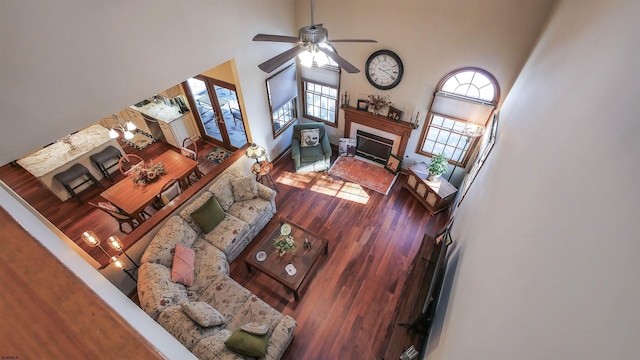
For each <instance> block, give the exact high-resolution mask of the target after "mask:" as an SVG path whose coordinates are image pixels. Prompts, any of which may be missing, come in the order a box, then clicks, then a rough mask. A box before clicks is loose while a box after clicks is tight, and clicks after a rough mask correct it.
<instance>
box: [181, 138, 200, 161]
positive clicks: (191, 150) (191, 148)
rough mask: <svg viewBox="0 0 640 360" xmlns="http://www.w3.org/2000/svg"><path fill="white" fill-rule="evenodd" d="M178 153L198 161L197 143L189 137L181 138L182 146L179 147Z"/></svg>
mask: <svg viewBox="0 0 640 360" xmlns="http://www.w3.org/2000/svg"><path fill="white" fill-rule="evenodd" d="M180 153H181V154H182V155H183V156H186V157H188V158H190V159H191V160H194V161H196V162H198V145H196V143H195V142H194V141H193V140H192V139H191V138H190V137H186V138H184V140H182V147H181V148H180Z"/></svg>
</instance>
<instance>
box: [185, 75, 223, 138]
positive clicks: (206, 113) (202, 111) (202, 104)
mask: <svg viewBox="0 0 640 360" xmlns="http://www.w3.org/2000/svg"><path fill="white" fill-rule="evenodd" d="M187 84H189V90H190V91H191V96H192V98H193V102H194V104H195V106H196V108H197V109H196V110H197V113H196V114H194V117H195V118H196V121H197V120H200V122H201V124H202V127H203V128H204V132H205V135H206V136H205V140H206V137H209V138H211V139H214V140H217V141H218V142H220V143H224V137H223V135H222V134H223V132H222V131H221V129H220V126H219V125H218V121H217V118H218V116H216V115H217V114H216V109H215V107H214V106H213V105H212V104H213V102H212V99H211V96H210V94H209V91H208V90H207V84H206V83H205V82H204V81H202V80H200V79H196V78H190V79H188V80H187ZM211 139H209V140H211ZM214 142H215V141H214Z"/></svg>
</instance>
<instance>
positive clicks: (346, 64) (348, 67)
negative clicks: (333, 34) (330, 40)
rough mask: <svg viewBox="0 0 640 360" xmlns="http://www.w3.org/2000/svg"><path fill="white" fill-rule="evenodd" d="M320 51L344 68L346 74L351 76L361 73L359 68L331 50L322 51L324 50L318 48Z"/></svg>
mask: <svg viewBox="0 0 640 360" xmlns="http://www.w3.org/2000/svg"><path fill="white" fill-rule="evenodd" d="M318 50H319V51H322V52H323V53H325V54H326V55H327V56H328V57H330V58H331V60H333V61H335V62H337V63H338V65H340V67H341V68H343V69H344V70H345V71H346V72H348V73H351V74H355V73H359V72H360V70H358V68H357V67H355V66H353V65H351V63H350V62H348V61H347V60H345V59H344V58H342V57H341V56H340V55H338V54H337V53H334V52H333V51H331V50H325V49H322V48H318Z"/></svg>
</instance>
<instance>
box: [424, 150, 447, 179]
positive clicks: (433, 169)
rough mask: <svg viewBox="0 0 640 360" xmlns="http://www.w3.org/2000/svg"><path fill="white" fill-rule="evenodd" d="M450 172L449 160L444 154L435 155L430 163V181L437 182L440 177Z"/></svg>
mask: <svg viewBox="0 0 640 360" xmlns="http://www.w3.org/2000/svg"><path fill="white" fill-rule="evenodd" d="M447 170H449V159H447V158H446V157H445V156H444V154H437V155H433V157H432V158H431V162H430V163H429V178H428V179H429V180H431V181H433V180H437V179H438V178H439V177H440V175H442V174H444V173H446V172H447Z"/></svg>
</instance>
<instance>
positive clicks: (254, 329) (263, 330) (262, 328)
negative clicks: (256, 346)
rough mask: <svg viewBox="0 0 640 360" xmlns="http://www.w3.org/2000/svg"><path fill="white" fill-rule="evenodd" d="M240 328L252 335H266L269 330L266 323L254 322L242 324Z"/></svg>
mask: <svg viewBox="0 0 640 360" xmlns="http://www.w3.org/2000/svg"><path fill="white" fill-rule="evenodd" d="M240 329H242V330H243V331H245V332H248V333H249V334H253V335H267V333H268V332H269V326H268V325H265V324H260V323H255V322H252V323H248V324H244V325H242V327H241V328H240Z"/></svg>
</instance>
